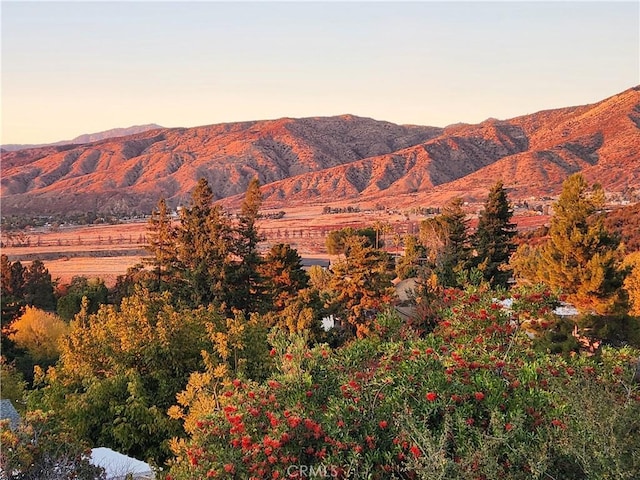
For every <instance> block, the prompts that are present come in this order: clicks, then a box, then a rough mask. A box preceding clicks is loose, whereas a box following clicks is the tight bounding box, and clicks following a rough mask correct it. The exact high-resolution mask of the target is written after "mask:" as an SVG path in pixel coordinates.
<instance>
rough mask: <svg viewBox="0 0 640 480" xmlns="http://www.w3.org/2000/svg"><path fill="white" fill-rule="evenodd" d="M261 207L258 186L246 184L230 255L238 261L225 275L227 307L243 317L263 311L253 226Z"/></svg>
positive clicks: (256, 234)
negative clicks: (240, 313)
mask: <svg viewBox="0 0 640 480" xmlns="http://www.w3.org/2000/svg"><path fill="white" fill-rule="evenodd" d="M261 204H262V195H261V193H260V182H259V181H258V179H257V178H254V179H253V180H251V182H249V186H248V187H247V192H246V194H245V198H244V201H243V202H242V206H241V208H240V214H239V216H238V225H237V227H236V229H235V239H234V243H233V245H234V246H233V253H234V255H235V256H236V257H237V258H238V259H239V261H238V262H236V264H235V265H234V266H233V268H232V269H230V271H229V274H228V276H229V283H230V284H231V285H233V288H231V289H230V290H229V295H228V301H227V303H228V306H229V307H230V308H231V309H236V310H242V311H243V312H245V313H247V314H248V313H249V312H260V311H265V310H266V308H265V307H266V305H265V300H266V299H265V292H264V286H263V278H262V275H261V273H260V266H261V264H262V257H261V256H260V253H259V252H258V243H259V242H260V241H261V240H262V237H261V236H260V233H259V231H258V226H257V225H256V222H257V220H258V212H259V210H260V206H261Z"/></svg>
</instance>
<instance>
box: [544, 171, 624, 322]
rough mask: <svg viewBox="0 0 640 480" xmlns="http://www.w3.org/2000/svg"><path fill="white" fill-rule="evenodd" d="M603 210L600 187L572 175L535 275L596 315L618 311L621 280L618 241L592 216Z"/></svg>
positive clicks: (555, 209)
mask: <svg viewBox="0 0 640 480" xmlns="http://www.w3.org/2000/svg"><path fill="white" fill-rule="evenodd" d="M603 205H604V192H603V191H602V188H600V187H598V186H594V187H593V189H592V190H591V191H589V185H588V184H587V182H586V181H585V180H584V178H583V177H582V175H580V174H574V175H572V176H571V177H569V178H568V179H567V180H566V181H565V182H564V184H563V188H562V193H561V195H560V198H559V199H558V201H557V202H556V203H555V204H554V214H553V217H552V220H551V228H550V230H549V241H548V242H547V243H546V244H545V245H544V246H543V247H542V251H541V264H540V266H539V271H538V276H539V278H540V279H542V280H543V281H545V283H546V284H547V285H549V286H550V287H551V288H557V289H561V290H562V291H563V292H564V293H566V294H567V295H568V297H569V299H570V301H572V303H574V304H575V305H576V306H578V307H581V308H583V309H585V310H587V311H588V310H595V311H597V312H598V313H613V312H615V311H617V310H619V309H620V307H621V303H622V300H623V299H622V298H621V297H620V293H621V286H622V282H623V279H624V276H623V274H622V272H621V271H620V270H619V268H618V267H619V263H620V252H619V251H618V246H619V241H618V240H617V239H616V238H614V237H612V236H611V235H610V234H609V233H608V232H607V231H606V229H605V228H604V226H603V222H602V218H601V217H600V216H597V215H596V216H594V214H595V213H596V212H598V211H599V210H600V209H601V208H602V207H603Z"/></svg>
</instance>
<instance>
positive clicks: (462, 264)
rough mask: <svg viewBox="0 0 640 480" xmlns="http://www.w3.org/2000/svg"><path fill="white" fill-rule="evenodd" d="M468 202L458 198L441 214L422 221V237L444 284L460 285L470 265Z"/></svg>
mask: <svg viewBox="0 0 640 480" xmlns="http://www.w3.org/2000/svg"><path fill="white" fill-rule="evenodd" d="M463 205H464V202H463V200H462V199H461V198H455V199H453V200H452V201H451V202H450V203H448V204H447V205H446V206H445V207H444V208H443V211H442V214H441V215H438V216H437V217H434V218H430V219H427V220H425V221H423V222H422V224H421V225H420V241H421V243H422V244H423V245H424V246H425V247H426V248H427V252H428V258H429V263H430V267H431V268H432V269H433V271H434V272H435V273H436V274H437V276H438V281H439V282H440V284H441V285H443V286H458V285H459V283H460V280H459V279H460V276H461V274H463V273H464V272H465V270H466V269H467V268H468V267H469V258H470V249H469V239H468V235H467V223H468V220H467V214H466V213H465V211H464V209H463Z"/></svg>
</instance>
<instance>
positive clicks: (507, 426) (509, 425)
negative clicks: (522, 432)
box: [504, 423, 513, 432]
mask: <svg viewBox="0 0 640 480" xmlns="http://www.w3.org/2000/svg"><path fill="white" fill-rule="evenodd" d="M504 429H505V430H506V431H507V432H510V431H511V430H512V429H513V425H512V424H510V423H506V424H505V425H504Z"/></svg>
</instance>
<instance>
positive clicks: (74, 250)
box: [2, 206, 548, 285]
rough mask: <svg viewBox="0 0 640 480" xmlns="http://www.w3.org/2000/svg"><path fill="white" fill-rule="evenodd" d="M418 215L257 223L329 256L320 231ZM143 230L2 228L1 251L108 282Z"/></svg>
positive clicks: (414, 223)
mask: <svg viewBox="0 0 640 480" xmlns="http://www.w3.org/2000/svg"><path fill="white" fill-rule="evenodd" d="M266 213H273V212H266ZM422 218H423V217H421V216H417V215H406V214H401V213H392V212H384V211H378V212H358V213H341V214H323V213H322V207H321V206H318V207H312V208H310V207H304V208H303V207H300V208H291V209H288V210H285V216H284V217H283V218H280V219H264V220H261V221H260V229H261V231H262V233H263V234H264V236H265V238H266V240H265V242H264V243H263V245H262V247H263V248H264V249H265V250H266V249H268V248H269V246H270V245H273V244H276V243H289V244H290V245H291V246H292V247H294V248H296V249H297V250H298V252H299V253H300V255H301V256H302V257H305V258H329V256H328V254H327V252H326V249H325V237H326V235H327V234H328V233H329V232H331V231H332V230H336V229H339V228H343V227H346V226H352V227H365V226H373V225H374V224H375V223H376V222H380V223H383V224H388V225H389V226H391V228H392V230H393V232H395V233H398V234H401V235H403V234H406V233H408V232H410V233H415V232H417V230H418V226H419V222H420V220H421V219H422ZM516 220H517V223H518V224H519V227H520V228H523V229H531V228H535V227H536V226H539V225H541V224H543V223H544V222H545V221H548V217H542V216H525V217H517V218H516ZM146 231H147V223H146V222H137V223H123V224H119V225H91V226H82V227H61V228H58V229H56V230H53V231H52V230H51V229H40V230H35V229H33V230H29V231H24V232H20V233H12V234H11V235H7V234H6V233H3V234H2V242H3V248H2V253H4V254H6V255H8V256H9V258H10V260H12V261H15V260H20V261H21V262H23V263H25V264H28V263H29V262H31V261H33V260H35V259H40V260H42V261H43V262H44V263H45V265H46V267H47V268H48V269H49V271H50V272H51V275H52V277H53V278H56V279H58V281H59V282H61V283H65V282H68V281H69V280H71V278H72V277H73V276H76V275H83V276H86V277H89V278H93V277H100V278H102V279H103V280H104V281H105V283H106V284H107V285H113V284H114V283H115V281H116V278H117V277H118V275H122V274H124V273H125V272H126V271H127V269H128V268H129V267H131V266H133V265H135V264H137V263H140V262H141V261H142V259H143V258H144V256H145V255H146V252H145V250H144V246H145V242H146V237H145V234H146ZM392 236H393V233H387V234H386V240H387V245H388V247H389V248H390V249H393V248H395V247H394V245H393V241H392Z"/></svg>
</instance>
